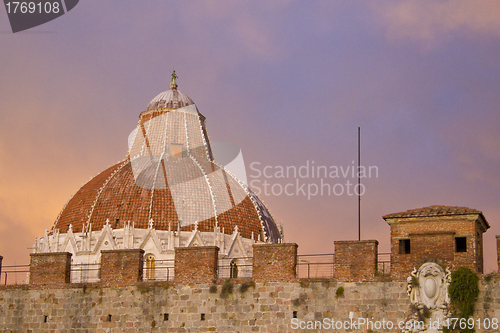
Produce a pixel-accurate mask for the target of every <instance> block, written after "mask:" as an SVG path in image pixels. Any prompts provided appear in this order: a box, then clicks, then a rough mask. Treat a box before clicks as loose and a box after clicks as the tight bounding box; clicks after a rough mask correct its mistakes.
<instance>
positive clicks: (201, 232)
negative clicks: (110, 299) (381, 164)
mask: <svg viewBox="0 0 500 333" xmlns="http://www.w3.org/2000/svg"><path fill="white" fill-rule="evenodd" d="M176 78H177V75H175V72H174V73H173V74H172V79H171V82H170V89H169V90H167V91H165V92H162V93H160V94H159V95H157V96H156V97H155V98H154V99H153V100H152V101H151V102H150V103H149V104H148V106H147V107H146V109H145V110H144V111H143V112H141V114H140V115H139V123H138V125H137V127H136V128H135V129H134V130H133V131H132V133H131V134H130V135H129V137H128V146H129V149H128V153H127V155H126V157H125V159H124V160H123V161H120V162H118V163H116V164H114V165H112V166H110V167H109V168H107V169H106V170H104V171H102V172H101V173H99V174H98V175H97V176H95V177H94V178H92V179H91V180H90V181H88V182H87V183H86V184H84V185H83V186H82V187H81V188H80V189H79V190H78V191H77V192H76V193H75V194H74V195H73V197H71V198H70V200H69V201H68V203H67V204H66V205H65V206H64V208H63V209H62V211H61V212H60V214H59V216H58V217H57V219H56V221H55V223H54V226H53V227H52V229H51V230H50V231H49V230H46V232H45V235H44V236H42V237H37V238H36V240H35V244H34V245H33V252H35V253H44V252H69V253H71V254H72V257H71V258H72V259H71V260H72V265H73V266H72V274H71V281H72V282H84V281H97V280H98V279H99V274H98V272H99V270H98V269H97V268H94V269H92V268H89V267H98V265H99V262H100V260H101V251H103V250H119V249H142V250H144V258H145V259H146V260H145V269H146V270H147V272H148V273H147V274H146V277H145V278H146V279H171V278H172V276H173V274H175V270H174V266H173V259H174V257H175V248H179V247H191V246H216V247H218V248H219V271H220V272H222V271H223V270H224V269H229V268H231V267H236V266H235V265H243V266H242V267H246V268H247V269H246V270H242V271H241V272H240V273H238V274H239V275H238V276H242V277H243V276H251V270H250V271H249V270H248V267H251V266H252V263H251V256H252V251H253V249H252V246H253V244H255V243H262V242H266V243H280V242H282V239H283V231H282V230H278V228H277V226H276V224H275V222H274V220H273V218H272V217H271V214H270V213H269V211H268V209H267V208H266V206H265V205H264V204H263V203H262V201H261V200H259V198H258V197H257V196H256V195H255V194H254V193H253V192H252V191H251V190H250V189H249V188H248V186H247V185H246V183H245V180H244V179H243V178H244V177H241V175H242V174H243V175H244V172H243V173H241V168H243V171H244V164H243V157H242V156H241V152H240V150H239V148H237V153H236V154H235V150H234V146H235V145H233V146H231V144H229V148H227V147H228V145H227V144H226V145H224V144H222V143H219V144H217V145H215V144H214V145H212V144H211V143H210V141H209V139H208V134H207V130H206V126H205V117H204V116H203V115H202V114H201V113H200V112H199V111H198V108H197V107H196V105H195V104H194V102H193V100H192V99H191V98H189V97H188V96H187V95H186V94H184V93H182V92H180V91H179V90H177V83H176ZM226 148H227V149H226ZM224 149H226V150H224ZM218 154H220V155H218ZM214 156H215V158H214ZM217 156H220V159H221V161H222V162H221V163H223V164H220V163H218V158H219V157H217ZM228 157H230V158H228ZM233 158H234V159H233ZM235 161H236V162H235ZM238 166H239V167H238ZM235 174H238V175H239V176H240V178H237V177H236V176H235ZM156 262H158V263H161V269H162V272H159V271H157V268H159V267H157V268H155V267H156V266H155V265H156V264H155V263H156ZM89 265H91V266H89ZM92 265H95V266H92ZM73 271H74V272H75V273H73ZM77 272H79V273H77ZM155 272H156V273H155ZM220 272H219V273H220ZM233 273H234V271H233ZM233 273H231V274H233ZM232 276H233V277H234V274H233V275H232Z"/></svg>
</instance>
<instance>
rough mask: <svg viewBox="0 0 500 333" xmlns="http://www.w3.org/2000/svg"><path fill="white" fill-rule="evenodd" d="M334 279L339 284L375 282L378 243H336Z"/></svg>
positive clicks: (370, 241)
mask: <svg viewBox="0 0 500 333" xmlns="http://www.w3.org/2000/svg"><path fill="white" fill-rule="evenodd" d="M334 244H335V265H334V270H333V274H334V279H335V281H339V282H367V281H374V280H375V273H376V271H377V255H378V241H376V240H365V241H335V242H334Z"/></svg>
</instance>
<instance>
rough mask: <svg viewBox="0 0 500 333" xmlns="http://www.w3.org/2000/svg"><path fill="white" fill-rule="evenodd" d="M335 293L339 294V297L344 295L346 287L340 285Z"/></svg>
mask: <svg viewBox="0 0 500 333" xmlns="http://www.w3.org/2000/svg"><path fill="white" fill-rule="evenodd" d="M335 294H336V295H337V297H340V296H342V295H344V287H338V288H337V291H336V292H335Z"/></svg>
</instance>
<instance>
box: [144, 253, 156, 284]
mask: <svg viewBox="0 0 500 333" xmlns="http://www.w3.org/2000/svg"><path fill="white" fill-rule="evenodd" d="M155 266H156V259H155V256H154V255H152V254H148V255H146V274H145V275H146V279H147V280H154V278H155Z"/></svg>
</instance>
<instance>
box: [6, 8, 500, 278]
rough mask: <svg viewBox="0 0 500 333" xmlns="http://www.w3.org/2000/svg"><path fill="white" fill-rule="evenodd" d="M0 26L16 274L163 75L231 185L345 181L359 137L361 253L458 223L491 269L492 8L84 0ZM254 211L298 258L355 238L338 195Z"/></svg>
mask: <svg viewBox="0 0 500 333" xmlns="http://www.w3.org/2000/svg"><path fill="white" fill-rule="evenodd" d="M0 18H1V19H0V255H3V256H4V264H14V263H18V264H19V263H28V262H29V252H30V251H29V250H28V249H27V247H30V246H32V244H33V242H34V239H35V235H41V234H43V233H44V230H45V229H46V228H48V229H50V228H51V226H52V224H53V222H54V220H55V218H56V217H57V215H58V213H59V212H60V210H61V208H62V207H63V206H64V204H65V203H66V202H67V200H68V199H69V198H70V197H71V195H72V194H73V193H74V192H75V191H76V190H78V188H79V187H80V186H81V185H82V184H83V183H85V182H86V181H88V180H89V178H91V177H93V176H94V175H96V174H97V173H99V172H100V171H102V170H104V169H105V168H106V167H108V166H109V165H111V164H114V163H115V162H117V161H119V160H122V159H123V158H124V157H125V155H126V152H127V136H128V134H129V133H130V132H131V131H132V130H133V129H134V127H135V126H136V124H137V120H138V115H139V113H140V112H142V111H143V110H144V109H145V107H146V105H147V104H148V103H149V101H150V100H151V99H152V98H153V97H155V96H156V95H157V94H158V93H160V92H162V91H164V90H166V89H168V84H169V76H170V73H171V70H172V69H173V68H175V70H176V72H177V74H178V76H179V79H178V84H179V90H181V91H182V92H184V93H186V94H188V95H189V96H190V97H191V98H192V99H193V100H194V101H195V103H196V104H197V106H198V108H199V110H200V112H201V113H203V114H204V115H205V116H206V117H207V127H208V131H209V134H210V138H211V140H212V141H228V142H234V143H237V144H238V145H239V146H240V147H241V148H242V151H243V156H244V159H245V162H246V165H247V168H248V169H247V172H248V175H256V173H255V172H254V171H252V170H251V169H250V168H249V166H250V164H251V163H252V162H260V163H261V168H263V167H264V166H266V165H269V166H296V167H299V166H301V165H304V164H305V163H306V162H307V161H309V163H312V162H311V161H314V163H315V165H325V166H331V165H335V166H339V167H340V166H343V167H344V168H345V167H348V166H352V161H355V160H356V158H357V151H356V149H357V141H356V140H357V127H358V126H361V130H362V164H363V165H367V166H368V165H370V166H377V167H378V171H379V175H378V178H371V179H366V180H364V184H365V186H366V193H365V195H364V196H363V198H362V238H363V239H377V240H378V241H379V242H380V247H379V249H380V251H381V252H388V251H389V237H390V235H389V227H388V225H387V223H386V222H385V221H384V220H383V219H382V215H384V214H389V213H394V212H398V211H403V210H407V209H413V208H418V207H423V206H429V205H451V206H466V207H470V208H475V209H478V210H481V211H482V212H483V213H484V215H485V217H486V219H487V220H488V222H489V223H490V225H491V228H490V229H489V230H488V231H487V232H486V234H485V236H484V239H485V249H484V252H485V257H486V259H485V271H486V272H489V271H492V270H496V269H497V265H496V246H495V244H496V243H495V235H496V234H500V205H499V199H500V172H499V170H500V130H499V128H500V56H499V55H500V2H498V1H496V0H495V1H481V2H469V1H439V2H436V1H418V2H415V1H378V2H350V1H341V2H334V1H330V0H328V1H259V2H255V1H127V2H123V1H97V0H85V1H80V3H79V4H78V6H76V7H75V8H74V9H73V10H72V11H71V12H69V13H68V14H66V15H63V16H62V17H60V18H58V19H56V20H54V21H51V22H49V23H47V24H44V25H42V26H39V27H36V28H33V29H31V30H28V31H26V32H21V33H16V34H12V32H11V30H10V26H9V23H8V20H7V15H6V13H5V8H4V7H3V6H0ZM260 180H261V181H263V180H264V178H260ZM347 180H349V181H351V182H353V181H355V179H351V178H350V177H349V178H348V179H347ZM268 181H269V182H270V183H271V184H281V185H282V186H284V185H286V184H287V183H290V182H293V183H295V181H296V180H295V179H270V180H268ZM301 181H304V182H306V183H319V181H320V180H319V179H301ZM324 181H326V182H329V183H330V184H332V185H333V184H335V183H339V182H340V183H345V181H346V179H325V180H324ZM261 198H262V199H263V200H264V202H265V203H266V204H267V205H268V207H269V209H270V211H271V213H272V214H273V216H274V218H275V220H276V221H278V222H279V221H281V220H282V221H283V223H284V226H285V238H286V241H289V242H296V243H298V244H299V252H300V253H331V252H333V242H334V241H335V240H351V239H356V238H357V199H356V197H354V196H348V195H346V194H344V195H341V196H335V195H333V196H332V195H330V196H326V195H323V196H316V197H313V198H311V199H310V200H308V199H307V198H306V197H304V196H302V195H301V196H286V195H281V196H275V195H270V196H265V195H261Z"/></svg>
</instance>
